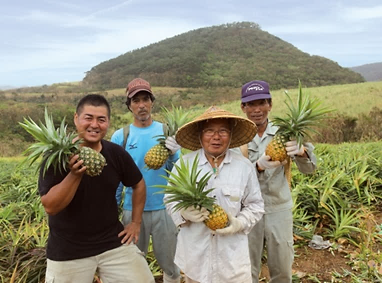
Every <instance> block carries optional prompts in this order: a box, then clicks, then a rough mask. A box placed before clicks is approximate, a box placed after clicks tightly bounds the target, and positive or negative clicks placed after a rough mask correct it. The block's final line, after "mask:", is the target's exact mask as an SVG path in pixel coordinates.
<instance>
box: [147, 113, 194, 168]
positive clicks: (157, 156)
mask: <svg viewBox="0 0 382 283" xmlns="http://www.w3.org/2000/svg"><path fill="white" fill-rule="evenodd" d="M189 113H190V112H188V111H183V109H182V107H178V108H177V107H174V106H172V111H170V110H168V109H167V108H166V107H162V114H163V117H164V120H165V121H164V123H165V124H166V125H167V127H165V128H167V129H166V130H164V134H163V135H160V136H155V137H156V138H157V141H158V144H156V145H154V146H153V147H152V148H150V149H149V151H148V152H147V153H146V154H145V157H144V161H145V164H146V167H147V168H149V169H154V170H157V169H159V168H161V167H162V166H163V165H164V164H165V163H166V161H167V159H168V158H169V156H170V150H169V149H168V148H167V147H166V146H165V141H166V139H167V137H169V136H174V135H175V133H176V131H177V130H178V129H179V128H180V127H181V126H182V125H184V124H185V123H187V122H189V120H190V119H189Z"/></svg>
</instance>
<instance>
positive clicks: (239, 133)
mask: <svg viewBox="0 0 382 283" xmlns="http://www.w3.org/2000/svg"><path fill="white" fill-rule="evenodd" d="M221 118H227V119H232V120H235V122H236V124H235V126H234V127H233V130H232V138H231V143H230V146H229V148H234V147H239V146H241V145H243V144H247V143H249V142H250V141H251V140H252V139H253V137H254V136H255V135H256V133H257V127H256V124H255V123H253V122H252V121H251V120H249V119H247V118H243V117H240V116H237V115H235V114H233V113H231V112H228V111H226V110H223V109H221V108H219V107H216V106H211V107H210V108H208V109H207V110H206V111H205V112H204V113H203V114H202V115H200V116H199V117H197V118H195V119H194V120H193V121H191V122H189V123H187V124H185V125H183V126H182V127H180V128H179V129H178V131H177V132H176V135H175V139H176V142H177V143H178V144H179V145H180V146H182V147H184V148H187V149H190V150H197V149H199V148H201V147H202V145H201V144H200V139H199V137H200V129H199V127H198V126H199V124H200V123H201V122H203V121H207V120H211V119H221Z"/></svg>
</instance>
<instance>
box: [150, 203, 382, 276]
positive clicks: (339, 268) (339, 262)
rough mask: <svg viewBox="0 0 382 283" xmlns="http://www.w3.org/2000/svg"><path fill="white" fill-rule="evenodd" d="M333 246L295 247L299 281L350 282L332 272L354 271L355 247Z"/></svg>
mask: <svg viewBox="0 0 382 283" xmlns="http://www.w3.org/2000/svg"><path fill="white" fill-rule="evenodd" d="M375 220H376V223H378V224H381V223H382V211H381V210H380V211H379V213H377V215H375ZM333 247H335V248H328V249H322V250H316V249H313V248H310V247H309V246H308V245H307V244H306V245H305V244H304V245H302V246H301V247H298V248H296V249H295V259H294V263H293V274H295V277H296V276H297V277H298V278H299V282H301V283H305V282H351V277H350V276H346V277H342V278H341V277H340V278H336V281H333V278H332V274H334V273H338V274H339V275H343V274H344V273H345V272H344V270H348V271H350V272H352V273H355V271H354V270H352V266H351V265H349V262H350V261H351V259H350V258H351V256H352V255H354V254H356V253H357V250H356V248H355V247H354V246H352V245H349V244H348V243H347V242H346V241H344V242H341V243H340V245H338V243H337V246H335V245H334V246H333ZM375 250H376V251H382V244H381V243H378V244H377V246H376V247H375ZM268 280H269V273H268V268H267V266H266V264H263V266H262V272H261V282H264V283H266V282H268ZM155 282H156V283H163V281H162V277H158V278H156V281H155ZM294 282H295V281H294ZM363 282H366V281H363Z"/></svg>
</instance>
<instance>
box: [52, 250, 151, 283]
mask: <svg viewBox="0 0 382 283" xmlns="http://www.w3.org/2000/svg"><path fill="white" fill-rule="evenodd" d="M96 271H97V273H98V275H99V277H100V278H101V280H102V283H154V282H155V281H154V277H153V275H152V273H151V271H150V268H149V266H148V264H147V261H146V259H145V257H144V254H143V253H142V252H141V251H140V250H139V249H138V248H137V246H136V245H134V244H130V245H122V246H120V247H118V248H115V249H112V250H109V251H106V252H104V253H102V254H99V255H96V256H91V257H87V258H81V259H75V260H67V261H54V260H50V259H48V260H47V269H46V279H45V280H46V281H45V282H47V283H74V282H81V283H92V282H93V278H94V274H95V272H96Z"/></svg>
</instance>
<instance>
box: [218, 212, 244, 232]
mask: <svg viewBox="0 0 382 283" xmlns="http://www.w3.org/2000/svg"><path fill="white" fill-rule="evenodd" d="M227 214H228V219H229V226H228V227H225V228H223V229H216V230H215V233H216V234H219V235H231V234H235V233H237V232H240V231H242V230H243V228H244V227H243V226H244V225H243V223H241V221H240V220H239V219H237V218H236V217H233V216H232V215H231V214H230V213H227Z"/></svg>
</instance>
